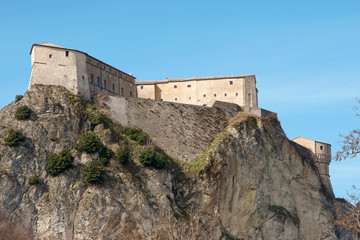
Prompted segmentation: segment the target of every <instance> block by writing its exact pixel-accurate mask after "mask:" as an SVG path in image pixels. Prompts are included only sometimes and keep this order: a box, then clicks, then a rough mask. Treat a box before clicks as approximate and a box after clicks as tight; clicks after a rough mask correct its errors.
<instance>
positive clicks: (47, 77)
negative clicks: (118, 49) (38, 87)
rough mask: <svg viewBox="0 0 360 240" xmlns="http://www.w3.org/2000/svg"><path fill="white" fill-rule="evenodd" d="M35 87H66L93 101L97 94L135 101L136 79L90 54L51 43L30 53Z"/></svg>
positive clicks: (38, 45) (35, 48)
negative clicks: (133, 98) (94, 95)
mask: <svg viewBox="0 0 360 240" xmlns="http://www.w3.org/2000/svg"><path fill="white" fill-rule="evenodd" d="M30 55H31V68H32V71H31V77H30V83H29V88H31V86H32V85H34V84H43V85H57V86H63V87H65V88H66V89H68V90H69V91H70V92H71V93H73V94H76V95H81V96H83V97H85V98H86V99H90V98H91V97H92V95H93V94H94V93H99V92H103V93H107V94H110V95H117V96H122V97H131V96H133V97H136V85H135V77H133V76H132V75H131V74H127V73H124V72H123V71H120V70H118V69H116V68H114V67H112V66H110V65H108V64H106V63H104V62H102V61H100V60H98V59H96V58H94V57H91V56H89V55H88V54H87V53H84V52H81V51H78V50H75V49H69V48H64V47H60V46H57V45H54V44H51V43H40V44H34V45H33V46H32V48H31V51H30Z"/></svg>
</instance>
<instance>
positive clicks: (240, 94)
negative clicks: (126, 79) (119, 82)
mask: <svg viewBox="0 0 360 240" xmlns="http://www.w3.org/2000/svg"><path fill="white" fill-rule="evenodd" d="M136 85H137V93H138V97H140V98H148V99H153V100H159V101H161V100H162V101H168V102H177V103H185V104H193V105H201V106H203V105H206V106H212V105H213V104H214V102H215V101H223V102H231V103H236V104H238V105H239V106H246V107H252V108H257V107H258V97H257V89H256V78H255V75H254V74H251V75H235V76H218V77H199V78H186V79H166V80H165V81H138V82H136Z"/></svg>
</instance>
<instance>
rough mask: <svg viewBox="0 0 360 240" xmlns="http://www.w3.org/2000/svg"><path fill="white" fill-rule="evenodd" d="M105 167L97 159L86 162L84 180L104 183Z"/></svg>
mask: <svg viewBox="0 0 360 240" xmlns="http://www.w3.org/2000/svg"><path fill="white" fill-rule="evenodd" d="M103 173H104V168H103V166H102V165H101V164H99V163H98V162H97V161H92V162H90V163H88V164H86V165H85V166H84V168H83V176H84V181H85V182H88V183H94V184H96V183H102V182H103V181H104V179H103Z"/></svg>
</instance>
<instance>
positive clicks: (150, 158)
mask: <svg viewBox="0 0 360 240" xmlns="http://www.w3.org/2000/svg"><path fill="white" fill-rule="evenodd" d="M139 161H140V163H141V164H142V165H143V166H144V167H154V168H158V169H161V168H163V167H164V166H165V161H166V156H165V155H164V154H162V153H159V152H157V151H155V150H150V149H148V150H145V151H143V152H141V153H140V157H139Z"/></svg>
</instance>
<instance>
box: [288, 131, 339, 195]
mask: <svg viewBox="0 0 360 240" xmlns="http://www.w3.org/2000/svg"><path fill="white" fill-rule="evenodd" d="M292 141H294V142H296V143H297V144H299V145H301V146H303V147H306V148H307V149H309V150H310V151H311V152H312V153H313V154H314V155H315V160H316V161H315V164H316V166H317V168H318V170H319V173H320V180H321V183H322V184H323V187H324V188H325V191H327V192H328V193H329V194H330V195H331V196H334V192H333V189H332V186H331V182H330V174H329V165H330V162H331V145H330V144H328V143H324V142H319V141H315V140H312V139H309V138H304V137H296V138H294V139H293V140H292Z"/></svg>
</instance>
